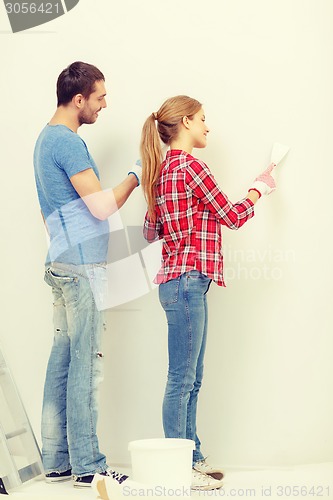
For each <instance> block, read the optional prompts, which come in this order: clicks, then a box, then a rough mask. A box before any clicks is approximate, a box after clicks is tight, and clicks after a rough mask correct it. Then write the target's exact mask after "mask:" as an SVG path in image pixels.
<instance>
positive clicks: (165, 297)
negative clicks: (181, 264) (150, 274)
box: [158, 276, 180, 307]
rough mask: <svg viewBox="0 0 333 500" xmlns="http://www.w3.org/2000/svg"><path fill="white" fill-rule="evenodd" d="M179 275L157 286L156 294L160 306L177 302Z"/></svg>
mask: <svg viewBox="0 0 333 500" xmlns="http://www.w3.org/2000/svg"><path fill="white" fill-rule="evenodd" d="M179 284H180V276H179V277H178V278H175V279H173V280H170V281H167V282H166V283H161V284H160V286H159V288H158V295H159V299H160V302H161V305H162V307H165V306H168V305H170V304H175V303H176V302H178V296H179Z"/></svg>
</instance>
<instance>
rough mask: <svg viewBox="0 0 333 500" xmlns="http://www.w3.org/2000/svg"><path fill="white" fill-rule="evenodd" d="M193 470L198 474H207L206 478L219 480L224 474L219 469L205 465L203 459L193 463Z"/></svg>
mask: <svg viewBox="0 0 333 500" xmlns="http://www.w3.org/2000/svg"><path fill="white" fill-rule="evenodd" d="M193 469H195V470H197V471H198V472H202V473H203V474H207V475H208V476H212V477H213V478H214V479H218V480H221V479H223V477H224V472H223V471H222V470H221V469H219V468H218V467H212V466H211V465H209V464H207V462H206V460H205V459H204V460H199V461H198V462H195V464H194V465H193Z"/></svg>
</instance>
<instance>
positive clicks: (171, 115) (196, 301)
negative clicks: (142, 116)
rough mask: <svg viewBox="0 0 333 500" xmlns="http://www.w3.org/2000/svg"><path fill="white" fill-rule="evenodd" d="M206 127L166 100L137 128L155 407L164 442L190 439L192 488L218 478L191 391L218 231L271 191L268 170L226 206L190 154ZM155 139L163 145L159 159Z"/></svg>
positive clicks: (178, 102)
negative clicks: (156, 301) (154, 248)
mask: <svg viewBox="0 0 333 500" xmlns="http://www.w3.org/2000/svg"><path fill="white" fill-rule="evenodd" d="M208 132H209V129H208V127H207V125H206V123H205V114H204V110H203V108H202V105H201V103H200V102H198V101H197V100H195V99H192V98H190V97H187V96H176V97H173V98H170V99H168V100H167V101H166V102H165V103H164V104H163V105H162V106H161V108H160V109H159V110H158V111H157V113H153V114H152V115H150V116H149V117H148V119H147V120H146V122H145V123H144V126H143V130H142V138H141V158H142V166H143V172H142V186H143V189H144V193H145V196H146V199H147V203H148V211H147V214H146V217H145V223H144V236H145V238H146V239H147V240H148V241H149V242H153V241H155V240H157V239H163V250H162V266H161V269H160V270H159V272H158V274H157V276H156V278H155V282H156V283H158V284H159V298H160V302H161V305H162V307H163V308H164V310H165V312H166V317H167V322H168V350H169V369H168V381H167V386H166V390H165V395H164V401H163V426H164V432H165V436H166V437H168V438H187V439H192V440H194V441H195V446H196V447H195V451H194V453H193V478H192V488H193V489H205V490H208V489H215V488H219V487H220V486H221V485H222V477H223V472H222V471H221V470H219V469H215V468H213V467H211V466H210V465H208V464H207V463H206V462H205V459H204V457H203V455H202V453H201V450H200V444H201V443H200V440H199V438H198V435H197V430H196V411H197V401H198V393H199V389H200V386H201V382H202V377H203V360H204V354H205V346H206V337H207V299H206V295H207V292H208V289H209V286H210V283H211V281H212V280H213V281H215V282H216V283H217V285H220V286H225V283H224V279H223V258H222V234H221V228H222V226H223V225H224V226H227V227H228V228H230V229H238V228H240V227H241V226H242V225H243V224H244V223H245V222H246V221H247V220H249V219H251V218H252V217H253V215H254V204H255V203H256V202H257V200H258V199H259V198H260V196H261V195H263V194H269V193H270V192H272V191H273V190H274V189H275V182H274V179H273V177H272V176H271V171H272V169H273V168H274V166H275V165H274V164H271V165H270V166H269V167H268V169H267V170H266V171H265V172H263V174H261V175H260V176H259V177H257V178H256V179H255V181H254V183H253V184H252V186H251V188H250V189H249V191H248V194H247V195H246V197H245V198H244V199H242V200H241V201H239V202H238V203H235V204H232V203H231V202H230V201H229V199H228V197H227V196H226V195H225V194H224V193H223V192H222V191H221V189H220V188H219V186H218V185H217V183H216V181H215V179H214V177H213V176H212V174H211V172H210V170H209V168H208V167H207V165H205V163H203V162H202V161H200V160H198V159H196V158H195V157H193V156H192V150H193V149H194V148H204V147H206V144H207V134H208ZM161 141H162V142H163V143H164V144H165V145H167V146H169V150H168V151H167V154H166V158H165V160H164V161H162V148H161Z"/></svg>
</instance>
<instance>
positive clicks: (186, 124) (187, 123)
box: [182, 116, 190, 129]
mask: <svg viewBox="0 0 333 500" xmlns="http://www.w3.org/2000/svg"><path fill="white" fill-rule="evenodd" d="M182 122H183V125H184V127H185V128H187V129H188V128H190V123H189V119H188V116H183V120H182Z"/></svg>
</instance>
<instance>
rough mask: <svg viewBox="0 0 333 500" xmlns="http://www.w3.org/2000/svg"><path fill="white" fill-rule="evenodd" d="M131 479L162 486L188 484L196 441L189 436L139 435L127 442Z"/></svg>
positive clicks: (189, 482)
mask: <svg viewBox="0 0 333 500" xmlns="http://www.w3.org/2000/svg"><path fill="white" fill-rule="evenodd" d="M128 449H129V450H130V452H131V459H132V477H133V480H134V481H136V482H138V483H142V484H146V485H154V486H155V487H156V486H161V487H165V486H167V487H177V488H178V487H183V488H190V486H191V481H192V457H193V450H194V449H195V442H194V441H192V440H191V439H176V438H175V439H174V438H164V439H141V440H139V441H131V442H130V443H129V445H128Z"/></svg>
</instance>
